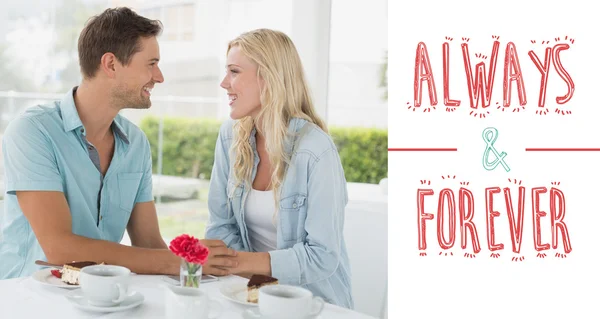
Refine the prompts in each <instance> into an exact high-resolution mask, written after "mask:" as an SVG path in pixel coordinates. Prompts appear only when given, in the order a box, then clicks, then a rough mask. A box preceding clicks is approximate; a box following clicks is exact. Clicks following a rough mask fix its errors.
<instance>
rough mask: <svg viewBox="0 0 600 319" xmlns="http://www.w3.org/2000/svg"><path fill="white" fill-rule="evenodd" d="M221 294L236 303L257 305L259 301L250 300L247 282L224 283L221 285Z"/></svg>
mask: <svg viewBox="0 0 600 319" xmlns="http://www.w3.org/2000/svg"><path fill="white" fill-rule="evenodd" d="M220 290H221V294H222V295H223V296H224V297H225V298H227V299H229V300H231V301H233V302H236V303H239V304H241V305H245V306H251V307H256V306H258V304H257V303H253V302H248V301H247V300H248V285H247V283H243V284H242V283H237V284H229V285H223V286H222V287H221V289H220Z"/></svg>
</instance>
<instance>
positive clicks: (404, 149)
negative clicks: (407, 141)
mask: <svg viewBox="0 0 600 319" xmlns="http://www.w3.org/2000/svg"><path fill="white" fill-rule="evenodd" d="M456 151H457V149H456V148H388V152H456Z"/></svg>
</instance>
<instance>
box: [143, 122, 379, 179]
mask: <svg viewBox="0 0 600 319" xmlns="http://www.w3.org/2000/svg"><path fill="white" fill-rule="evenodd" d="M220 125H221V122H219V121H216V120H209V119H188V118H165V119H164V120H163V159H162V161H163V162H162V163H163V164H162V174H163V175H172V176H185V177H201V178H205V179H209V178H210V174H211V170H212V164H213V160H214V151H215V143H216V140H217V136H218V134H219V127H220ZM140 128H141V129H142V130H143V131H144V133H146V136H148V140H150V146H151V148H152V164H153V170H154V173H156V172H157V170H158V132H159V119H158V118H156V117H152V116H150V117H146V118H144V119H143V120H142V121H141V123H140ZM330 134H331V136H332V137H333V140H334V142H335V144H336V145H337V147H338V150H339V153H340V157H341V159H342V165H343V166H344V172H345V174H346V180H347V181H348V182H356V183H373V184H377V183H379V181H380V180H381V179H382V178H384V177H387V160H388V151H387V131H386V130H381V129H366V128H337V127H331V128H330Z"/></svg>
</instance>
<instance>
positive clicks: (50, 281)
mask: <svg viewBox="0 0 600 319" xmlns="http://www.w3.org/2000/svg"><path fill="white" fill-rule="evenodd" d="M53 269H54V268H43V269H40V270H38V271H36V272H34V273H33V275H31V278H33V280H35V281H37V282H38V283H40V284H42V285H47V286H53V287H58V288H66V289H77V288H79V285H69V284H67V283H64V282H63V281H62V280H60V279H59V278H56V277H54V275H53V274H52V273H51V272H50V270H53Z"/></svg>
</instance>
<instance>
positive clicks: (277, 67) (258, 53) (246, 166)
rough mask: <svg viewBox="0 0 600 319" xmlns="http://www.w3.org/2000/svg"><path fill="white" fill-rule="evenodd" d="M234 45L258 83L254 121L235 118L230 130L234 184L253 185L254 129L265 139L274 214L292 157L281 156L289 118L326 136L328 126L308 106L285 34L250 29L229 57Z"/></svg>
mask: <svg viewBox="0 0 600 319" xmlns="http://www.w3.org/2000/svg"><path fill="white" fill-rule="evenodd" d="M233 47H238V48H239V50H240V51H241V52H242V54H244V55H245V56H246V57H247V58H248V59H250V60H251V61H252V62H254V63H255V64H256V65H257V76H258V78H259V79H262V86H261V92H260V103H261V108H260V111H259V113H258V115H257V116H256V118H251V117H250V116H247V117H245V118H242V119H240V120H238V121H237V122H236V123H235V125H234V128H233V130H234V140H233V144H232V146H231V150H230V151H231V152H232V158H234V162H233V174H234V178H235V180H236V182H237V184H238V185H239V184H244V185H246V186H247V187H251V185H252V169H253V166H254V152H253V150H252V146H251V145H250V134H251V133H252V130H253V129H254V128H256V130H257V131H258V132H260V133H261V134H262V135H263V136H264V137H265V142H266V143H265V144H266V150H267V154H269V160H270V162H271V168H272V170H273V173H272V174H271V181H270V186H271V188H272V189H273V194H274V200H275V208H276V213H277V211H278V209H279V199H280V195H281V194H280V193H281V186H282V183H283V179H284V177H285V173H286V168H287V166H288V165H289V163H290V159H291V155H292V154H286V152H285V142H286V140H287V139H289V141H290V142H293V137H294V136H290V135H288V125H289V123H290V119H291V118H292V117H297V118H302V119H305V120H307V121H309V122H311V123H314V124H316V125H318V126H319V127H320V128H321V129H322V130H323V131H325V132H327V127H326V126H325V122H323V120H321V118H319V116H318V115H317V112H316V110H315V108H314V106H313V103H312V99H311V96H310V92H309V89H308V83H307V82H306V78H305V76H304V70H303V68H302V63H301V61H300V56H299V55H298V51H297V50H296V47H295V46H294V43H293V42H292V40H291V39H290V38H289V37H288V36H287V35H286V34H285V33H283V32H279V31H274V30H269V29H257V30H253V31H250V32H246V33H243V34H241V35H240V36H238V37H237V38H235V39H233V40H232V41H231V42H229V45H228V48H227V53H228V54H229V51H230V50H231V48H233ZM258 123H260V125H259V124H258Z"/></svg>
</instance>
